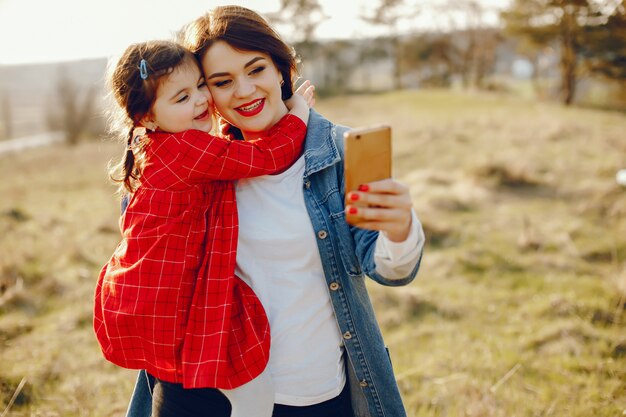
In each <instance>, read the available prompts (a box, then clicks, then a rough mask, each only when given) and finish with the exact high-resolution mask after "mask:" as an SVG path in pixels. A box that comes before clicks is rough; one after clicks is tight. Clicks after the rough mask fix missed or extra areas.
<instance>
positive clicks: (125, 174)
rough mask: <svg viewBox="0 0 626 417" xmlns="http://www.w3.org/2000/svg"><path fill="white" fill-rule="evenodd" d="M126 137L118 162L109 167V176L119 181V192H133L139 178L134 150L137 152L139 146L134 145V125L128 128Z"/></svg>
mask: <svg viewBox="0 0 626 417" xmlns="http://www.w3.org/2000/svg"><path fill="white" fill-rule="evenodd" d="M125 137H126V148H125V150H124V155H123V157H122V159H121V160H120V162H119V163H118V164H117V165H116V166H114V167H112V168H111V169H110V175H109V176H110V178H111V180H113V181H114V182H117V183H121V184H120V185H121V186H120V192H121V193H124V192H125V191H126V192H129V193H133V192H134V191H135V188H136V186H137V181H138V180H139V169H138V167H137V160H136V157H135V152H139V151H140V149H139V146H135V145H136V144H135V143H134V140H133V137H134V127H130V128H129V129H128V134H127V135H126V136H125Z"/></svg>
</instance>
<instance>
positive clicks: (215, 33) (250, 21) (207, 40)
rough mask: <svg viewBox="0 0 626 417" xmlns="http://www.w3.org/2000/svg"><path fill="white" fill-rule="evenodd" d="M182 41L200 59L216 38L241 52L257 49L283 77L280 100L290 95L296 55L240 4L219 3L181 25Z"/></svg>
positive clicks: (274, 33)
mask: <svg viewBox="0 0 626 417" xmlns="http://www.w3.org/2000/svg"><path fill="white" fill-rule="evenodd" d="M179 38H180V41H181V43H182V44H183V45H184V46H185V47H186V48H188V49H189V50H190V51H192V52H193V53H194V54H196V56H197V57H198V59H199V61H200V62H202V59H203V58H204V55H205V54H206V52H207V51H208V49H209V48H210V47H211V45H213V43H215V42H217V41H224V42H226V43H227V44H228V45H230V46H231V47H233V48H235V49H239V50H242V51H256V52H262V53H265V54H267V55H269V56H270V57H271V58H272V61H273V62H274V65H276V68H278V70H279V71H280V73H281V74H282V76H283V80H284V81H285V82H284V84H283V85H282V86H281V92H282V99H283V100H286V99H288V98H290V97H291V96H292V95H293V85H294V80H293V78H292V77H295V76H297V73H298V68H297V64H298V63H297V60H296V55H295V52H294V50H293V48H291V47H290V46H289V45H287V44H286V43H285V42H284V41H283V40H282V39H281V37H280V35H278V33H276V31H275V30H274V29H272V27H271V26H270V25H269V23H268V22H267V21H266V20H265V19H264V18H263V17H262V16H261V15H259V14H258V13H256V12H254V11H252V10H250V9H247V8H245V7H241V6H219V7H215V8H214V9H213V10H211V11H210V12H209V13H207V14H205V15H204V16H201V17H199V18H198V19H196V20H194V21H193V22H191V23H190V24H188V25H187V26H185V27H184V28H183V30H182V31H181V34H180V36H179Z"/></svg>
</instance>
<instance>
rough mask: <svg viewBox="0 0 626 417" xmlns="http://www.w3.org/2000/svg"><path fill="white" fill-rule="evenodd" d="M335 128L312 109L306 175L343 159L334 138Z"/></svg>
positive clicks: (308, 133) (306, 156)
mask: <svg viewBox="0 0 626 417" xmlns="http://www.w3.org/2000/svg"><path fill="white" fill-rule="evenodd" d="M334 129H335V127H334V126H333V124H332V123H330V122H329V121H328V120H326V119H325V118H324V117H323V116H322V115H321V114H319V113H318V112H316V111H315V110H313V109H311V111H310V113H309V123H308V126H307V135H306V141H305V145H304V160H305V165H306V168H305V172H304V175H305V176H307V177H308V176H310V175H311V174H314V173H316V172H319V171H321V170H323V169H324V168H328V167H329V166H331V165H334V164H337V163H339V162H340V161H341V155H340V153H339V149H337V145H336V144H335V141H334V140H333V137H334V134H335V132H334Z"/></svg>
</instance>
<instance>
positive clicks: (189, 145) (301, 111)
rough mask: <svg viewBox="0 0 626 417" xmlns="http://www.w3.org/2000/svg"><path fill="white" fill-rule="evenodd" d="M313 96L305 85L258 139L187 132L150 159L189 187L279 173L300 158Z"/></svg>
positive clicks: (164, 144)
mask: <svg viewBox="0 0 626 417" xmlns="http://www.w3.org/2000/svg"><path fill="white" fill-rule="evenodd" d="M313 93H314V87H313V86H311V85H310V83H308V82H305V83H304V84H303V85H302V86H301V87H300V88H299V89H298V90H297V94H294V96H293V97H292V98H291V99H289V100H288V102H287V104H288V106H289V108H290V111H289V113H288V114H287V115H285V116H284V117H283V118H282V119H281V120H280V121H279V122H278V123H276V124H275V125H274V126H273V127H272V128H271V129H270V130H269V131H268V132H267V134H266V135H265V136H263V137H261V138H259V139H256V140H251V141H241V140H229V139H225V138H221V137H218V136H213V135H210V134H208V133H205V132H201V131H198V130H188V131H186V132H183V133H181V134H175V135H170V136H169V137H167V138H165V139H164V140H162V142H161V143H157V144H155V146H156V148H155V152H154V156H155V157H157V158H161V159H162V161H161V162H162V164H163V166H164V167H166V169H168V170H169V171H170V172H171V173H172V174H173V175H174V176H175V177H177V178H179V179H180V180H182V181H184V182H192V183H195V182H202V181H207V180H235V179H239V178H248V177H255V176H259V175H266V174H273V173H275V172H279V171H282V170H284V169H286V168H288V167H290V166H291V165H292V164H293V163H294V162H295V160H296V159H298V157H299V156H300V155H301V154H302V147H303V145H304V139H305V137H306V124H307V123H308V119H309V105H311V104H314V103H315V99H314V98H313ZM160 147H163V149H159V148H160Z"/></svg>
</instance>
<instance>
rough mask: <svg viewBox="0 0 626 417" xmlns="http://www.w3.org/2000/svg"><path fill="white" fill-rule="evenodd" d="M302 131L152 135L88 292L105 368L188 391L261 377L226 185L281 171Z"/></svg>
mask: <svg viewBox="0 0 626 417" xmlns="http://www.w3.org/2000/svg"><path fill="white" fill-rule="evenodd" d="M305 134H306V126H305V124H304V123H303V122H302V120H300V119H299V118H297V117H295V116H293V115H287V116H285V117H284V118H283V119H281V121H280V122H279V123H278V124H276V125H275V126H274V128H272V129H271V130H270V131H269V132H268V135H267V136H268V137H266V138H263V139H262V140H256V141H248V142H244V141H229V140H227V139H223V138H219V137H215V136H211V135H209V134H207V133H204V132H200V131H197V130H189V131H185V132H182V133H177V134H168V133H154V134H150V135H149V137H150V140H149V142H148V144H147V145H146V149H145V152H146V163H145V165H144V168H143V172H142V176H141V185H140V186H139V187H138V189H137V191H136V192H135V193H134V194H133V195H132V197H131V200H130V204H129V206H128V208H127V209H126V212H125V213H124V214H123V215H122V217H121V219H120V228H121V230H122V235H123V239H122V241H121V243H120V244H119V245H118V246H117V248H116V250H115V252H114V253H113V256H112V257H111V259H110V260H109V262H108V263H107V264H106V265H105V266H104V267H103V268H102V271H101V272H100V276H99V279H98V283H97V286H96V293H95V306H94V330H95V333H96V336H97V338H98V341H99V343H100V346H101V348H102V352H103V354H104V356H105V357H106V358H107V359H108V360H110V361H111V362H113V363H115V364H117V365H119V366H122V367H125V368H133V369H146V370H147V371H148V372H149V373H151V374H152V375H154V376H156V377H157V378H160V379H163V380H165V381H169V382H176V383H182V384H183V385H184V386H185V388H199V387H215V388H224V389H232V388H235V387H238V386H240V385H242V384H244V383H246V382H248V381H250V380H252V379H254V378H255V377H256V376H257V375H259V374H260V373H261V372H262V371H263V369H264V368H265V366H266V365H267V361H268V358H269V348H270V334H269V324H268V321H267V316H266V315H265V311H264V310H263V306H262V305H261V303H260V301H259V300H258V298H257V297H256V295H255V294H254V292H253V291H252V290H251V289H250V287H248V286H247V285H246V284H245V283H244V282H243V281H242V280H241V279H239V278H238V277H236V276H235V274H234V269H235V256H236V250H237V232H238V218H237V204H236V201H235V189H234V183H233V181H231V180H234V179H237V178H245V177H252V176H259V175H264V174H270V173H274V172H276V171H280V170H282V169H285V168H287V167H288V166H290V165H291V164H292V163H293V162H294V161H295V159H296V158H297V157H298V156H299V154H300V153H301V151H302V145H303V143H304V137H305Z"/></svg>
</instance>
